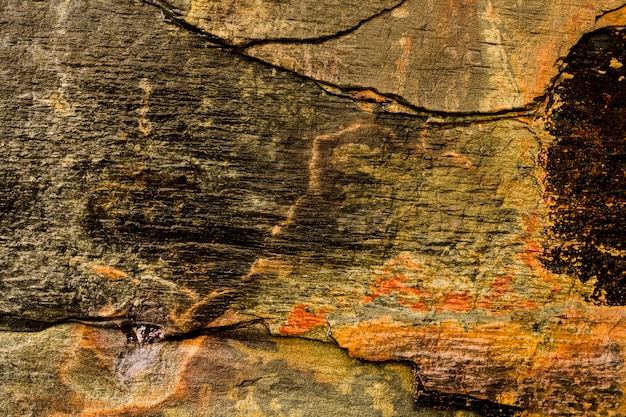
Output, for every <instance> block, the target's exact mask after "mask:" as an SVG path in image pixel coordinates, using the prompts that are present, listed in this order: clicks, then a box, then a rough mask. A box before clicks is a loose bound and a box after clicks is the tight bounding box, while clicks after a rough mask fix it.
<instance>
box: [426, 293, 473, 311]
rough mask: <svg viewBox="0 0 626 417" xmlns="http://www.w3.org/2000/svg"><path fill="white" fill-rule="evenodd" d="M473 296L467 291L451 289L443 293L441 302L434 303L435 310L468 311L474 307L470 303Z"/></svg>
mask: <svg viewBox="0 0 626 417" xmlns="http://www.w3.org/2000/svg"><path fill="white" fill-rule="evenodd" d="M473 301H474V297H472V296H471V295H469V294H468V293H467V292H457V291H452V292H449V293H446V294H444V296H443V302H442V303H440V304H439V303H438V304H435V309H436V311H444V310H447V311H456V312H461V311H470V310H473V309H474V306H473V305H472V304H473Z"/></svg>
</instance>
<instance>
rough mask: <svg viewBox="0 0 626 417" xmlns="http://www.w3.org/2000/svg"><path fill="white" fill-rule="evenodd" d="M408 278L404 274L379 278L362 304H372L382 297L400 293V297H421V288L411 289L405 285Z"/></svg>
mask: <svg viewBox="0 0 626 417" xmlns="http://www.w3.org/2000/svg"><path fill="white" fill-rule="evenodd" d="M406 280H407V277H406V276H405V275H402V274H395V275H393V276H391V277H389V278H381V277H377V278H376V281H375V283H374V285H373V286H372V288H371V291H370V295H368V296H367V297H365V298H363V299H362V300H361V304H367V303H371V302H372V301H374V300H375V299H377V298H378V297H380V296H381V295H389V294H391V293H398V294H400V295H414V296H417V297H419V296H421V294H422V292H421V291H420V289H419V288H411V287H407V286H406V285H405V281H406Z"/></svg>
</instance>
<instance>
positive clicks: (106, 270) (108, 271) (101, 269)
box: [89, 264, 128, 281]
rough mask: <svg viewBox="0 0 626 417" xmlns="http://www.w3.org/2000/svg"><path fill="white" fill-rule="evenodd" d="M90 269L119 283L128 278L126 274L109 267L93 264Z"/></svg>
mask: <svg viewBox="0 0 626 417" xmlns="http://www.w3.org/2000/svg"><path fill="white" fill-rule="evenodd" d="M89 267H90V268H91V269H92V270H94V271H95V272H96V273H97V274H98V275H101V276H103V277H105V278H106V279H108V280H110V281H117V280H120V279H122V278H126V277H127V276H128V275H127V274H126V272H124V271H121V270H119V269H116V268H113V267H112V266H108V265H95V264H92V265H89Z"/></svg>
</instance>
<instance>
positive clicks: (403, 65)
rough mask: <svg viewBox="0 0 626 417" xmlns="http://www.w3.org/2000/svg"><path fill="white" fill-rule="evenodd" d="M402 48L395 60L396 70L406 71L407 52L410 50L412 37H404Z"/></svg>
mask: <svg viewBox="0 0 626 417" xmlns="http://www.w3.org/2000/svg"><path fill="white" fill-rule="evenodd" d="M404 40H405V41H404V49H403V50H402V55H401V56H400V59H398V60H397V61H396V68H397V70H398V72H401V73H403V72H405V71H406V64H407V58H408V57H409V53H410V52H411V46H413V39H412V38H411V37H410V36H407V37H406V38H404Z"/></svg>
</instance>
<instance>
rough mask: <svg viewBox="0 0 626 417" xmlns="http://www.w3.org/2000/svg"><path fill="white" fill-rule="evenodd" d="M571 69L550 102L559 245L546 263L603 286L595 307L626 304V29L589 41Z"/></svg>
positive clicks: (573, 55)
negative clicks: (553, 139) (554, 141)
mask: <svg viewBox="0 0 626 417" xmlns="http://www.w3.org/2000/svg"><path fill="white" fill-rule="evenodd" d="M565 63H566V66H565V69H564V74H563V76H562V77H561V78H562V81H560V82H559V84H558V85H557V86H556V88H555V91H554V93H553V96H552V98H551V103H550V107H551V109H550V130H551V133H552V134H553V135H554V136H555V137H556V143H554V144H553V146H551V148H550V149H549V150H548V152H547V155H546V171H547V177H546V181H547V184H546V187H547V192H548V193H549V194H550V195H552V197H553V199H554V205H553V210H552V216H553V218H552V220H553V226H552V230H551V236H552V238H553V239H554V241H553V243H552V245H551V248H549V249H548V250H547V251H546V254H545V258H544V262H545V264H546V265H547V266H548V267H549V268H550V269H552V270H553V271H554V272H557V273H569V274H572V275H574V276H576V277H577V278H579V279H580V280H582V281H583V282H586V281H588V280H590V279H596V280H597V282H596V284H595V290H594V293H593V295H592V297H593V299H594V300H595V301H596V302H598V303H602V304H607V305H626V286H625V284H626V246H625V244H626V239H625V237H626V236H625V235H626V233H625V232H626V30H623V29H615V28H607V29H602V30H599V31H596V32H594V33H591V34H588V35H586V36H585V37H583V38H582V39H581V41H580V42H579V43H578V44H577V45H576V46H575V47H574V48H573V49H572V51H571V52H570V54H569V55H568V57H567V58H566V60H565Z"/></svg>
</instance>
